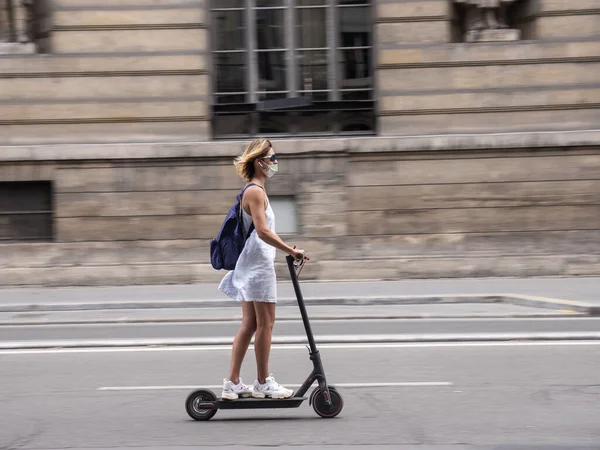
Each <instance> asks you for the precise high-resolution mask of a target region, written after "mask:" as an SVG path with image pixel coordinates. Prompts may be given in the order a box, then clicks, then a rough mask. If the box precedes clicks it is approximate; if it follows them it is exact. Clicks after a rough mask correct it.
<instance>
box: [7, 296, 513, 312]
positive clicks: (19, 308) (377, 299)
mask: <svg viewBox="0 0 600 450" xmlns="http://www.w3.org/2000/svg"><path fill="white" fill-rule="evenodd" d="M304 302H305V304H306V305H323V306H336V305H355V306H358V305H402V304H406V305H419V304H449V303H450V304H452V303H499V302H502V298H501V296H498V295H436V296H431V295H422V296H419V295H410V296H405V295H397V296H386V297H381V296H372V297H365V296H362V297H361V296H356V297H353V296H344V297H305V298H304ZM277 304H278V305H279V306H295V305H296V304H297V303H296V299H295V298H290V297H287V298H281V299H279V300H278V301H277ZM238 306H239V303H238V302H236V301H233V300H163V301H145V300H140V301H124V302H119V301H117V300H115V301H110V302H85V303H74V302H73V303H27V304H17V303H15V304H0V313H3V312H28V311H40V312H42V311H94V310H118V309H167V308H173V309H178V308H224V307H238Z"/></svg>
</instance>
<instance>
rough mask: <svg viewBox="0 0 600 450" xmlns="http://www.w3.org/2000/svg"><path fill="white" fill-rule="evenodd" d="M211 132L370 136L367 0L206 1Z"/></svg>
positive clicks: (371, 110)
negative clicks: (211, 89)
mask: <svg viewBox="0 0 600 450" xmlns="http://www.w3.org/2000/svg"><path fill="white" fill-rule="evenodd" d="M211 14H212V26H211V28H212V44H213V52H212V58H213V68H214V71H213V86H214V92H213V97H212V104H213V134H214V136H215V137H217V138H223V137H228V138H232V137H242V136H252V135H258V134H269V135H280V136H286V135H289V136H296V135H331V134H372V133H373V132H374V128H375V119H374V95H373V67H372V66H373V62H372V45H373V43H372V37H373V23H372V19H371V2H370V1H369V0H213V1H212V2H211Z"/></svg>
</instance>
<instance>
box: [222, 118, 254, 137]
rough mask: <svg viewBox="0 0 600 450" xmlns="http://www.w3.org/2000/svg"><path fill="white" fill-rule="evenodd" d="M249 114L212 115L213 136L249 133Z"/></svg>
mask: <svg viewBox="0 0 600 450" xmlns="http://www.w3.org/2000/svg"><path fill="white" fill-rule="evenodd" d="M251 129H252V115H251V114H223V115H220V114H217V115H214V116H213V134H214V135H215V136H217V137H218V136H247V135H249V134H251Z"/></svg>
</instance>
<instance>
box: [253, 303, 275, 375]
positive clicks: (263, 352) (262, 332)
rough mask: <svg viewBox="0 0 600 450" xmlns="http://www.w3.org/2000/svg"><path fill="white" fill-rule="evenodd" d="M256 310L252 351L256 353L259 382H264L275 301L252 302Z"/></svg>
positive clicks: (266, 372)
mask: <svg viewBox="0 0 600 450" xmlns="http://www.w3.org/2000/svg"><path fill="white" fill-rule="evenodd" d="M254 311H255V312H256V337H255V338H254V352H255V353H256V370H257V378H258V382H259V383H264V382H265V379H266V378H267V377H268V376H269V355H270V353H271V338H272V336H273V325H274V324H275V303H267V302H254Z"/></svg>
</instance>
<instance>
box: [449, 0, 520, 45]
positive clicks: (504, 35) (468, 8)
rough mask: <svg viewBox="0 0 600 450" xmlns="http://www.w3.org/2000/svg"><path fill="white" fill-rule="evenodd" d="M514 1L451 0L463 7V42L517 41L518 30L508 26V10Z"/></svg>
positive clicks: (518, 36) (518, 37)
mask: <svg viewBox="0 0 600 450" xmlns="http://www.w3.org/2000/svg"><path fill="white" fill-rule="evenodd" d="M514 1H515V0H453V2H454V4H457V5H462V6H464V16H463V17H462V20H463V21H464V23H463V24H464V30H465V36H464V40H465V42H493V41H518V40H519V39H520V38H521V33H520V31H519V30H515V29H510V28H509V26H508V16H507V12H508V8H509V6H510V4H511V3H513V2H514Z"/></svg>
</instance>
